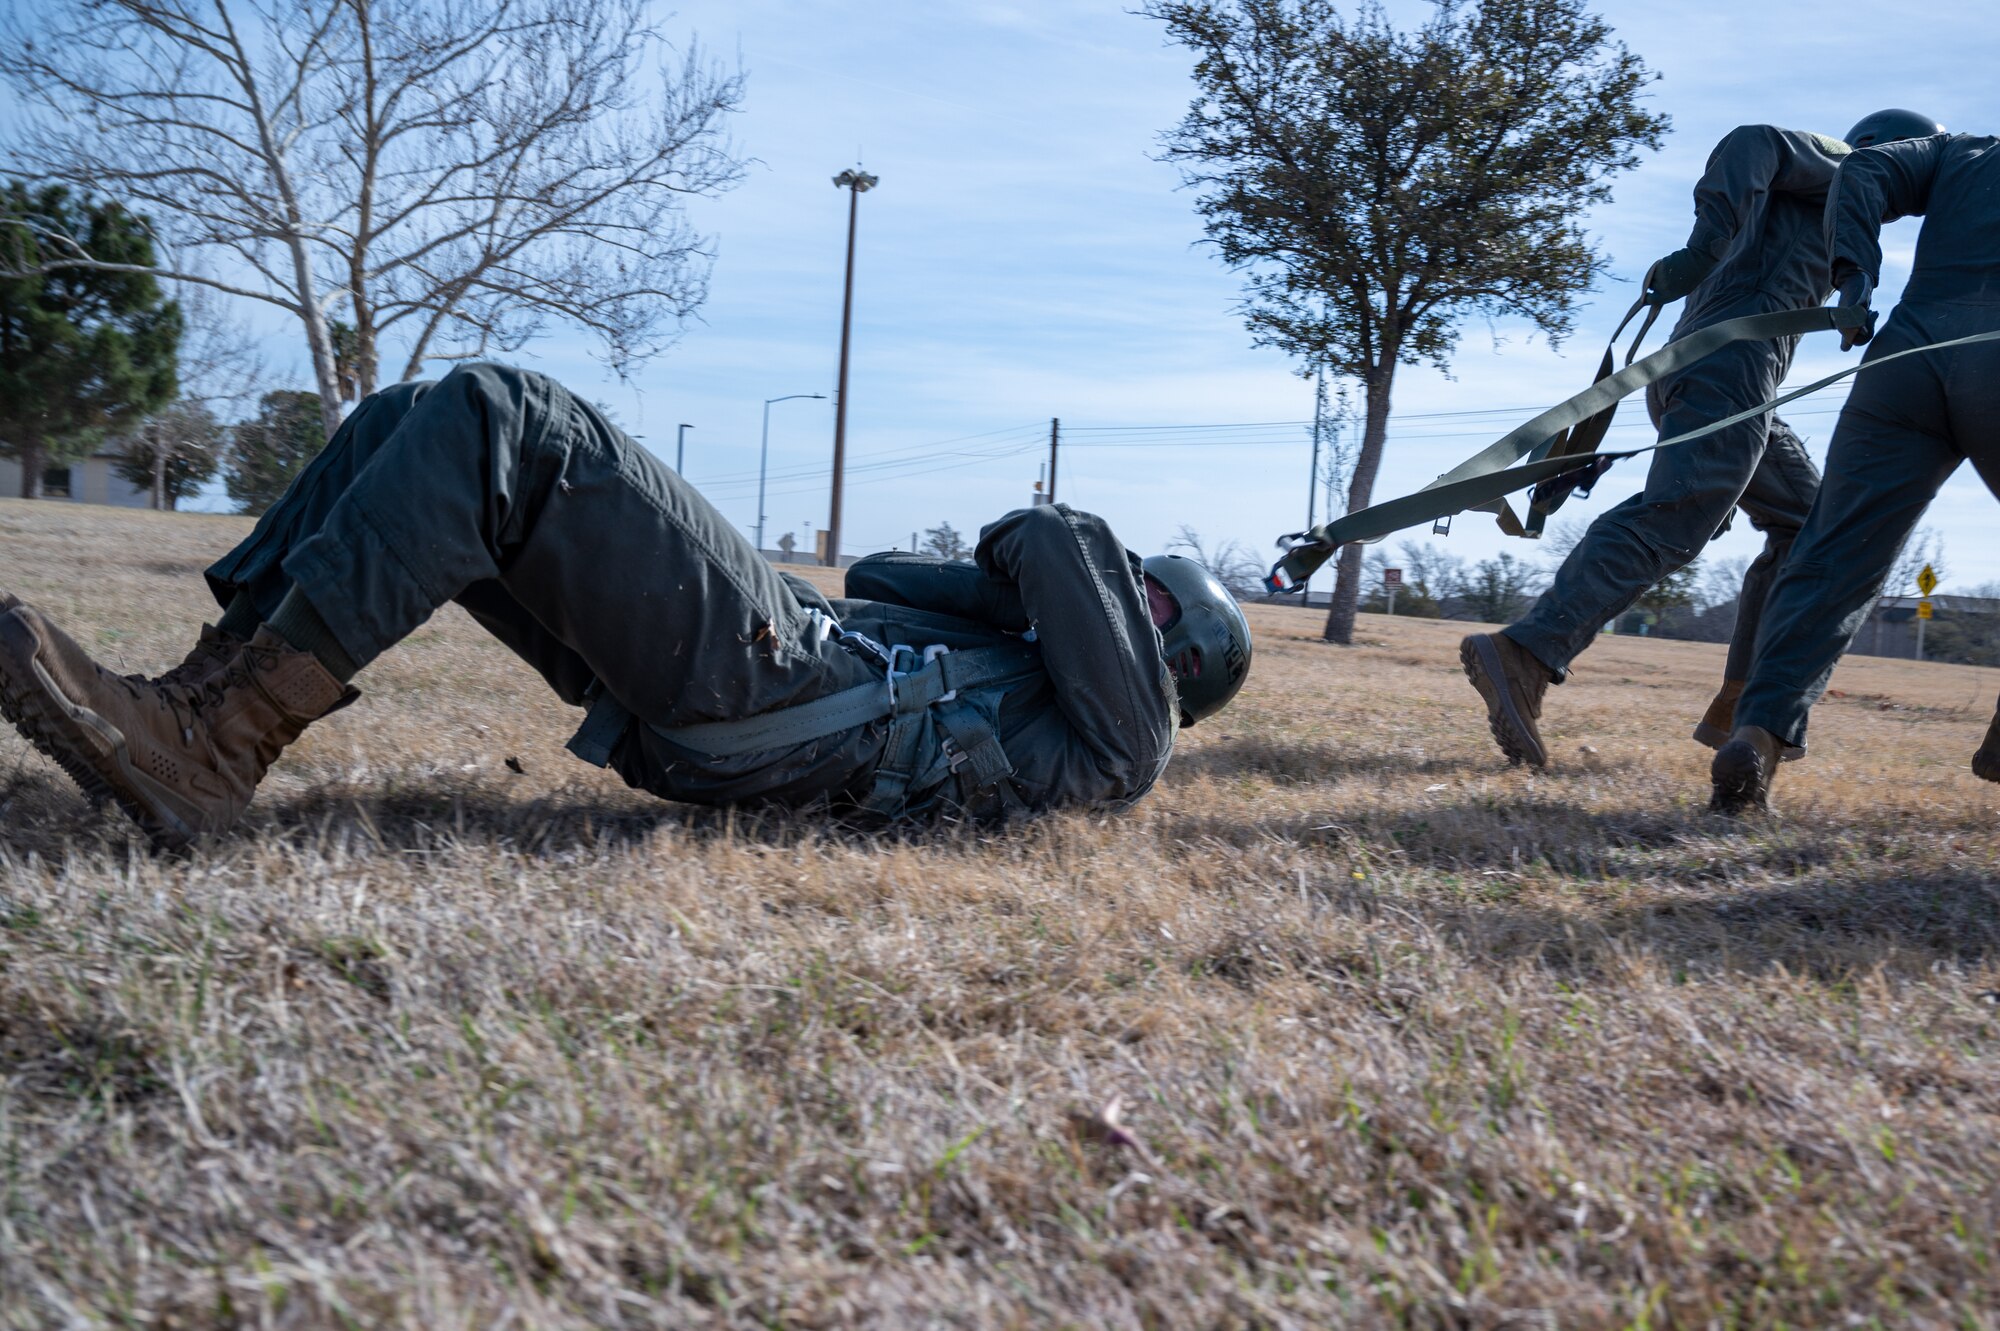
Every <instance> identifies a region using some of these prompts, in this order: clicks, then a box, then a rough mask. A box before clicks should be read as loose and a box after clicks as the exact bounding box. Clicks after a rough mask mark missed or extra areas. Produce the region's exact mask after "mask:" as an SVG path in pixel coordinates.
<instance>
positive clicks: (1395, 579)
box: [1382, 568, 1403, 587]
mask: <svg viewBox="0 0 2000 1331" xmlns="http://www.w3.org/2000/svg"><path fill="white" fill-rule="evenodd" d="M1382 585H1383V586H1384V587H1400V586H1402V585H1403V570H1401V569H1399V568H1385V569H1383V570H1382Z"/></svg>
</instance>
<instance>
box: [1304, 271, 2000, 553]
mask: <svg viewBox="0 0 2000 1331" xmlns="http://www.w3.org/2000/svg"><path fill="white" fill-rule="evenodd" d="M1788 313H1793V314H1803V313H1813V314H1818V315H1822V316H1836V321H1834V322H1832V323H1830V324H1829V323H1827V322H1821V323H1820V324H1818V325H1817V326H1818V327H1822V328H1825V327H1832V328H1847V327H1855V326H1857V325H1858V324H1859V322H1860V319H1859V316H1858V315H1857V316H1847V315H1846V312H1845V311H1838V312H1837V311H1836V310H1835V309H1833V308H1831V307H1825V306H1822V307H1819V308H1818V309H1815V310H1811V311H1788ZM1773 317H1775V316H1772V315H1753V316H1751V318H1755V319H1770V318H1773ZM1730 322H1731V323H1741V322H1744V321H1743V320H1730ZM1725 326H1726V325H1724V324H1716V325H1715V327H1716V328H1722V327H1725ZM1703 331H1704V332H1706V331H1709V330H1706V329H1704V330H1703ZM1771 336H1782V334H1771ZM1686 340H1688V339H1686V338H1683V339H1682V341H1686ZM1731 340H1735V339H1731ZM1981 342H2000V329H1996V330H1994V331H1992V332H1986V333H1974V334H1972V335H1970V336H1968V337H1955V338H1951V339H1949V340H1947V341H1943V342H1932V343H1930V344H1928V345H1926V346H1921V347H1910V348H1908V349H1907V350H1904V351H1896V352H1891V353H1890V354H1889V355H1886V356H1878V357H1876V358H1875V359H1874V360H1869V361H1863V362H1861V363H1860V364H1859V365H1850V366H1848V367H1847V368H1846V369H1844V370H1841V371H1839V372H1838V373H1835V374H1829V375H1827V376H1826V377H1825V378H1824V379H1816V380H1814V381H1813V382H1812V383H1809V384H1807V385H1805V386H1804V387H1803V388H1795V389H1793V390H1792V391H1790V392H1788V393H1782V394H1780V395H1779V396H1777V397H1775V398H1772V399H1771V400H1770V401H1769V402H1763V403H1759V404H1758V405H1757V406H1754V407H1751V408H1749V409H1748V410H1745V411H1739V412H1737V413H1736V414H1735V415H1733V416H1725V417H1724V418H1723V419H1721V420H1719V421H1714V422H1712V423H1710V424H1708V425H1704V426H1702V427H1701V428H1700V429H1699V430H1690V431H1688V432H1687V433H1686V434H1679V435H1675V436H1674V437H1673V438H1671V439H1662V440H1660V441H1659V442H1658V443H1656V444H1648V445H1647V446H1646V447H1644V448H1632V449H1626V450H1623V451H1621V452H1616V453H1592V454H1589V455H1586V456H1583V457H1579V456H1574V455H1573V456H1568V457H1545V458H1540V459H1536V460H1534V461H1530V462H1527V463H1524V464H1522V465H1520V466H1517V467H1509V468H1505V469H1503V470H1499V471H1488V472H1485V473H1481V474H1473V475H1461V473H1464V472H1465V471H1466V468H1465V467H1464V466H1460V467H1455V468H1453V469H1452V471H1450V472H1447V473H1446V474H1445V476H1443V477H1440V478H1439V479H1438V480H1437V481H1434V482H1432V483H1431V484H1430V485H1428V486H1425V487H1424V488H1423V489H1421V490H1419V491H1417V492H1416V493H1415V494H1412V495H1405V496H1404V497H1402V498H1401V499H1392V500H1390V501H1389V502H1388V503H1386V504H1376V505H1374V506H1373V507H1371V508H1364V509H1362V510H1361V511H1360V512H1358V513H1349V514H1347V515H1346V516H1345V517H1342V518H1339V519H1336V520H1335V521H1333V522H1329V523H1326V524H1324V525H1322V526H1319V527H1315V528H1314V529H1313V532H1312V535H1313V536H1314V537H1315V538H1318V539H1320V540H1325V541H1327V542H1329V544H1327V545H1325V546H1321V545H1318V544H1315V545H1311V546H1302V547H1300V548H1299V549H1296V550H1293V551H1291V552H1289V553H1288V554H1286V556H1285V557H1284V558H1283V559H1281V560H1279V561H1278V564H1277V566H1276V567H1275V568H1273V569H1272V570H1271V577H1270V580H1269V583H1268V585H1270V586H1271V587H1272V589H1273V590H1285V588H1283V587H1281V586H1279V585H1278V584H1279V583H1280V580H1281V577H1282V578H1284V579H1290V580H1292V585H1294V586H1298V585H1303V584H1304V582H1305V579H1306V578H1307V577H1308V576H1309V575H1310V574H1311V573H1312V572H1313V571H1315V570H1317V569H1318V568H1320V567H1321V566H1322V565H1324V564H1325V563H1326V561H1327V560H1328V559H1329V558H1331V557H1332V555H1333V553H1334V551H1335V550H1338V549H1339V548H1340V547H1341V546H1343V545H1347V544H1351V543H1353V542H1356V541H1363V542H1365V541H1378V540H1380V539H1382V538H1383V537H1384V536H1387V535H1389V534H1390V533H1392V532H1398V531H1401V530H1403V529H1404V528H1405V527H1414V526H1417V525H1418V524H1420V523H1424V522H1431V521H1435V520H1436V519H1438V518H1441V517H1447V516H1449V515H1451V514H1454V513H1463V512H1465V511H1466V510H1467V509H1472V508H1477V507H1479V506H1480V505H1482V504H1486V503H1490V502H1491V501H1493V500H1494V499H1496V498H1499V497H1500V496H1503V495H1507V494H1511V493H1513V492H1514V491H1515V490H1517V489H1520V488H1521V487H1522V486H1526V485H1533V484H1535V483H1536V482H1537V481H1542V480H1546V479H1548V478H1549V477H1551V476H1559V475H1561V474H1562V473H1563V472H1565V471H1572V470H1575V469H1577V468H1578V467H1580V466H1590V465H1592V464H1593V463H1594V462H1595V461H1597V460H1599V459H1603V458H1609V459H1612V460H1613V461H1623V460H1624V459H1626V458H1635V457H1640V456H1643V455H1644V454H1647V453H1656V452H1658V451H1659V450H1661V449H1663V448H1673V447H1675V446H1677V445H1680V444H1691V443H1693V442H1694V441H1696V440H1697V439H1706V438H1707V437H1708V436H1709V435H1712V434H1714V433H1716V432H1717V431H1719V430H1726V429H1728V428H1729V427H1730V426H1732V425H1736V424H1739V423H1740V422H1743V421H1747V420H1750V419H1752V418H1754V417H1757V416H1761V415H1763V414H1764V413H1766V412H1770V411H1776V410H1777V409H1778V408H1779V407H1782V406H1784V405H1785V404H1786V403H1788V402H1793V401H1796V400H1797V399H1799V398H1802V397H1804V396H1806V395H1807V394H1809V393H1817V392H1818V391H1819V390H1820V389H1822V388H1827V387H1830V386H1832V385H1834V384H1837V383H1839V382H1840V381H1841V380H1843V379H1847V378H1851V377H1852V376H1854V375H1857V374H1859V373H1861V372H1862V371H1863V370H1869V369H1873V368H1875V367H1876V366H1878V365H1887V364H1888V363H1889V362H1890V361H1893V360H1901V359H1902V358H1903V357H1905V356H1917V355H1922V354H1924V353H1926V352H1932V351H1947V350H1950V349H1951V348H1953V347H1969V346H1973V345H1976V344H1978V343H1981ZM1677 345H1679V344H1678V343H1669V344H1668V346H1667V347H1663V348H1662V349H1661V351H1659V352H1655V353H1654V356H1658V355H1661V354H1663V353H1664V352H1665V351H1668V350H1671V349H1672V348H1673V347H1674V346H1677ZM1654 356H1648V357H1647V358H1646V360H1645V361H1640V362H1639V365H1638V366H1634V367H1633V368H1635V369H1636V368H1638V367H1639V366H1643V365H1645V364H1646V361H1650V360H1652V359H1653V358H1654ZM1589 391H1591V390H1586V393H1587V392H1589ZM1628 391H1629V390H1628ZM1585 395H1586V394H1578V397H1583V396H1585ZM1575 400H1576V399H1574V398H1572V399H1571V401H1575ZM1557 410H1561V408H1557ZM1547 414H1549V413H1544V415H1547ZM1537 419H1540V418H1539V417H1538V418H1537ZM1515 433H1516V434H1518V433H1520V432H1519V431H1516V432H1515ZM1509 437H1512V436H1509ZM1491 452H1493V450H1492V449H1491V448H1489V449H1487V450H1486V453H1491ZM1486 453H1482V454H1481V456H1485V455H1486ZM1454 476H1457V477H1458V479H1455V480H1449V479H1448V478H1451V477H1454ZM1301 555H1303V556H1306V557H1307V558H1305V559H1300V558H1298V557H1299V556H1301ZM1295 568H1296V569H1298V570H1300V571H1296V572H1295V571H1294V570H1295Z"/></svg>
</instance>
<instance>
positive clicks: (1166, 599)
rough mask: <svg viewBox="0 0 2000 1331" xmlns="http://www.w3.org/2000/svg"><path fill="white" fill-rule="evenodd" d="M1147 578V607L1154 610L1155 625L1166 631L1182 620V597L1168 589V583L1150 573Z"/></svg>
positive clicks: (1161, 630)
mask: <svg viewBox="0 0 2000 1331" xmlns="http://www.w3.org/2000/svg"><path fill="white" fill-rule="evenodd" d="M1145 580H1146V608H1147V609H1148V610H1149V611H1151V612H1152V615H1153V627H1154V628H1156V629H1158V630H1160V632H1162V633H1164V632H1166V631H1167V630H1168V629H1170V628H1172V627H1173V626H1174V625H1176V624H1178V623H1180V622H1181V602H1180V598H1179V597H1177V596H1175V595H1174V594H1173V593H1172V592H1170V591H1168V590H1167V584H1165V583H1164V582H1161V581H1160V580H1159V579H1158V578H1156V577H1154V576H1153V575H1152V574H1150V573H1148V574H1146V575H1145Z"/></svg>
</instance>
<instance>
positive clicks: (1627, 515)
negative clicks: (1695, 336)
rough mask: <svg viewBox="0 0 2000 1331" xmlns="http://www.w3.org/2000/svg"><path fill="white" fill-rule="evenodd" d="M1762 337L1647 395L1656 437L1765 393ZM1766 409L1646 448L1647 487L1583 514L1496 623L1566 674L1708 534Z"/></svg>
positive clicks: (1733, 491)
mask: <svg viewBox="0 0 2000 1331" xmlns="http://www.w3.org/2000/svg"><path fill="white" fill-rule="evenodd" d="M1780 360H1781V358H1780V357H1779V356H1777V355H1776V354H1775V353H1774V351H1773V349H1772V348H1771V346H1770V345H1769V344H1768V343H1754V344H1738V345H1737V346H1734V347H1729V348H1726V349H1724V350H1723V351H1721V352H1718V353H1717V354H1716V355H1714V356H1711V357H1710V358H1708V359H1707V360H1704V361H1701V362H1700V363H1698V364H1696V365H1694V366H1692V367H1690V368H1689V369H1688V370H1687V371H1686V372H1685V373H1684V374H1682V375H1680V376H1679V377H1678V378H1676V379H1675V380H1674V381H1673V382H1672V383H1670V384H1668V385H1666V386H1665V387H1664V390H1663V391H1662V392H1661V393H1660V394H1659V396H1658V399H1657V401H1656V403H1655V404H1654V405H1655V407H1656V411H1655V416H1654V418H1655V421H1656V423H1657V424H1658V426H1659V429H1660V433H1661V435H1662V436H1663V437H1666V436H1672V435H1676V434H1682V433H1685V432H1687V431H1690V430H1695V429H1699V428H1700V427H1701V426H1703V425H1706V424H1709V423H1710V422H1713V421H1717V420H1720V419H1722V418H1723V417H1725V416H1731V415H1734V414H1735V413H1737V412H1739V411H1741V410H1743V409H1744V408H1746V407H1752V406H1755V405H1757V404H1758V403H1759V402H1763V401H1766V400H1768V399H1769V398H1770V396H1771V393H1772V390H1773V388H1774V386H1775V384H1776V381H1777V375H1778V373H1779V372H1780V370H1781V368H1782V366H1781V364H1780ZM1769 420H1770V418H1769V417H1768V416H1759V417H1754V418H1752V419H1750V420H1747V421H1742V422H1740V423H1738V424H1736V425H1733V426H1731V427H1729V428H1728V429H1726V430H1721V431H1718V432H1717V433H1715V434H1712V435H1710V436H1708V437H1707V438H1706V439H1701V440H1697V441H1696V442H1694V443H1690V444H1681V445H1677V446H1676V447H1674V448H1670V449H1667V450H1666V451H1664V452H1661V453H1657V454H1655V455H1654V457H1653V462H1652V466H1651V469H1650V470H1649V471H1648V472H1647V475H1646V488H1645V489H1644V490H1642V491H1641V492H1640V493H1638V494H1636V495H1634V496H1632V497H1631V498H1630V499H1627V500H1626V501H1625V502H1624V503H1622V504H1619V505H1618V506H1617V507H1616V508H1613V509H1612V510H1611V511H1610V512H1608V513H1606V514H1604V515H1603V516H1602V517H1600V518H1598V519H1597V521H1595V522H1593V523H1591V524H1590V529H1589V530H1588V531H1586V532H1585V533H1584V536H1583V539H1582V540H1581V541H1579V542H1578V543H1577V546H1576V548H1575V549H1574V550H1572V551H1570V553H1569V557H1568V558H1567V559H1565V560H1563V563H1562V567H1561V568H1560V569H1558V570H1557V571H1556V576H1555V579H1554V581H1553V582H1552V583H1551V584H1550V586H1549V589H1548V590H1547V591H1545V592H1543V593H1542V595H1541V597H1540V599H1538V600H1537V601H1536V602H1535V604H1534V606H1533V607H1532V608H1531V609H1530V610H1529V611H1528V613H1527V614H1526V615H1525V616H1524V617H1522V618H1521V619H1520V620H1519V621H1517V622H1516V623H1514V624H1512V625H1510V626H1508V628H1506V629H1505V630H1504V632H1505V633H1506V634H1507V636H1508V637H1510V638H1512V639H1514V641H1516V642H1518V643H1520V644H1521V645H1522V646H1523V647H1526V648H1527V649H1528V650H1529V651H1531V652H1533V653H1534V654H1535V655H1536V656H1537V657H1538V658H1540V659H1541V661H1542V662H1543V664H1545V665H1547V666H1548V667H1549V668H1550V670H1552V671H1554V672H1555V673H1556V675H1557V677H1558V678H1560V677H1561V676H1562V675H1563V674H1565V673H1566V672H1567V670H1568V668H1569V664H1570V662H1571V661H1573V660H1575V659H1576V657H1577V656H1578V655H1580V654H1581V653H1582V652H1583V650H1584V649H1585V648H1586V647H1588V646H1590V644H1591V642H1592V640H1593V639H1595V638H1596V636H1597V634H1598V633H1599V632H1600V631H1601V630H1602V629H1603V627H1604V625H1605V624H1606V623H1608V622H1610V621H1611V620H1613V619H1615V618H1617V617H1618V616H1619V615H1621V614H1623V613H1624V612H1625V611H1626V610H1628V609H1630V608H1631V607H1632V604H1633V603H1634V602H1636V601H1637V600H1638V599H1639V598H1640V597H1641V596H1643V595H1644V594H1645V593H1646V591H1647V590H1648V589H1649V588H1651V587H1652V586H1653V585H1654V584H1655V583H1657V582H1659V580H1660V579H1661V578H1664V577H1666V576H1667V575H1668V574H1670V573H1672V572H1674V571H1675V570H1677V569H1679V568H1681V567H1683V566H1684V565H1686V564H1687V563H1688V562H1689V561H1690V560H1692V559H1693V558H1694V557H1695V556H1696V555H1697V554H1699V553H1700V552H1701V550H1702V547H1704V546H1706V545H1707V544H1708V542H1709V541H1710V540H1711V539H1713V538H1714V536H1715V533H1716V532H1717V530H1719V529H1720V528H1721V527H1722V525H1723V523H1725V522H1726V521H1727V520H1728V518H1729V514H1730V510H1731V509H1733V508H1734V507H1735V506H1736V502H1737V500H1738V499H1739V498H1740V497H1741V496H1742V494H1743V492H1744V489H1745V487H1746V486H1748V485H1749V483H1750V480H1751V477H1752V475H1753V474H1755V472H1756V471H1757V468H1758V465H1759V461H1760V459H1761V458H1762V456H1763V451H1764V437H1765V431H1766V428H1767V426H1768V424H1769Z"/></svg>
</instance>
